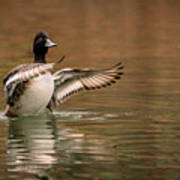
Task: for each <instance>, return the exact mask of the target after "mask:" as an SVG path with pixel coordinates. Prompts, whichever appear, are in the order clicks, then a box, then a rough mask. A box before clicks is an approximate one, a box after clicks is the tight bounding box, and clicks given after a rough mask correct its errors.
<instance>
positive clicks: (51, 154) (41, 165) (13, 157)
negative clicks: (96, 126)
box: [7, 115, 71, 177]
mask: <svg viewBox="0 0 180 180" xmlns="http://www.w3.org/2000/svg"><path fill="white" fill-rule="evenodd" d="M69 135H70V132H69V131H68V129H66V128H64V127H62V128H61V127H60V126H58V132H57V129H56V121H55V120H54V117H53V116H49V115H41V116H34V117H23V118H18V119H15V120H11V121H10V122H9V138H8V149H7V161H8V172H9V175H10V176H11V177H14V176H16V177H17V176H18V174H21V175H22V174H24V175H25V174H32V175H33V174H38V173H39V170H40V169H48V168H51V167H52V165H53V164H56V163H57V156H56V142H57V140H58V141H59V140H61V139H62V140H63V139H64V138H65V137H67V136H69ZM69 143H71V142H69V141H62V143H61V147H62V159H64V158H65V159H68V157H63V156H65V155H64V154H63V152H64V151H63V149H66V148H67V146H69V145H68V144H69ZM58 156H59V155H58Z"/></svg>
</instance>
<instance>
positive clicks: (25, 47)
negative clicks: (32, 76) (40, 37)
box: [0, 0, 180, 180]
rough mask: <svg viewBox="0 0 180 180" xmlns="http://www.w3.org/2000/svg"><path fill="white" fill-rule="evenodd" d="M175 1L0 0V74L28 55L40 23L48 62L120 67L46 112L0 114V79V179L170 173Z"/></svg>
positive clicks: (176, 102) (130, 177) (178, 7)
mask: <svg viewBox="0 0 180 180" xmlns="http://www.w3.org/2000/svg"><path fill="white" fill-rule="evenodd" d="M179 12H180V1H178V0H174V1H169V0H164V1H161V0H156V1H140V0H119V1H118V0H117V1H116V0H113V1H108V0H104V1H101V0H97V1H95V0H87V1H82V0H77V1H74V0H69V1H65V0H62V1H58V0H54V1H47V0H44V1H25V0H18V1H16V2H15V1H12V2H9V1H5V0H2V1H1V5H0V15H1V16H0V22H1V27H0V42H1V43H0V79H1V81H2V79H3V77H4V76H5V74H6V73H7V72H8V71H9V70H10V69H11V68H13V67H14V66H17V65H19V64H22V63H27V62H31V61H32V59H33V57H32V53H31V49H32V41H33V37H34V35H35V34H36V33H37V32H38V31H39V30H45V31H47V32H48V33H49V35H50V38H51V39H52V40H53V41H55V42H57V43H58V45H59V46H58V47H57V48H53V49H50V51H49V53H48V58H47V60H48V62H53V61H55V60H57V59H59V57H61V56H62V55H66V60H65V61H64V62H63V63H62V65H60V66H59V68H62V67H79V68H105V67H108V66H111V65H112V64H116V63H117V62H118V61H121V62H123V64H124V65H125V69H124V72H125V75H124V76H123V78H122V79H121V80H120V81H119V82H118V83H117V84H115V85H114V86H112V87H109V88H107V89H104V90H97V91H93V92H88V93H82V94H80V95H79V96H74V97H72V98H71V99H69V100H68V101H67V102H65V103H64V104H63V105H61V106H60V107H58V108H57V109H56V110H55V112H54V114H53V115H52V114H42V115H38V116H30V117H21V118H16V119H9V120H8V119H7V118H5V117H3V110H4V108H5V98H4V92H3V86H2V83H1V84H0V88H1V91H0V102H1V104H0V109H1V113H0V180H9V179H10V180H11V179H12V180H21V179H22V180H38V179H41V180H43V179H47V180H59V179H62V180H134V179H138V180H179V178H180V133H179V132H180V124H179V117H180V112H179V107H180V93H179V89H180V83H179V82H180V80H179V77H180V71H179V67H180V23H179V19H180V13H179Z"/></svg>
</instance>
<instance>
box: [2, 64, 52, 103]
mask: <svg viewBox="0 0 180 180" xmlns="http://www.w3.org/2000/svg"><path fill="white" fill-rule="evenodd" d="M54 65H55V64H54V63H51V64H43V63H32V64H23V65H20V66H18V67H16V68H14V69H13V70H12V71H10V72H9V73H8V74H7V76H6V77H5V78H4V80H3V83H4V91H5V95H6V100H7V104H8V105H10V106H13V105H14V103H15V101H17V100H18V99H19V97H20V96H21V95H22V94H23V92H24V90H25V89H26V85H27V84H28V82H29V81H30V80H32V79H33V78H34V77H37V76H39V75H41V74H45V73H47V72H49V71H51V69H53V67H54Z"/></svg>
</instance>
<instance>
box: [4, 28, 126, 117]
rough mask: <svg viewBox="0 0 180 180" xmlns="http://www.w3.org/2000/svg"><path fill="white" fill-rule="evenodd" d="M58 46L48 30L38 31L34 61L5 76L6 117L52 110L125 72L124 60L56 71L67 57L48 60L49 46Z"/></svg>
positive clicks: (103, 86) (113, 81)
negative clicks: (110, 65)
mask: <svg viewBox="0 0 180 180" xmlns="http://www.w3.org/2000/svg"><path fill="white" fill-rule="evenodd" d="M56 46H57V44H56V43H54V42H53V41H51V40H50V38H49V36H48V34H47V33H46V32H43V31H40V32H38V33H37V34H36V35H35V37H34V42H33V54H34V62H32V63H27V64H22V65H19V66H17V67H15V68H14V69H12V70H11V71H10V72H9V73H8V74H7V75H6V76H5V78H4V80H3V84H4V92H5V98H6V109H5V115H6V116H8V117H17V116H26V115H34V114H39V113H42V112H44V111H45V110H46V109H48V110H49V111H51V112H53V108H54V107H56V106H59V105H61V104H62V103H64V102H65V101H66V100H67V99H69V98H70V97H71V96H73V95H75V94H79V92H81V91H88V90H94V89H101V88H105V87H108V86H110V85H112V84H114V83H115V82H116V81H117V80H119V79H121V76H122V75H123V71H122V70H123V68H124V66H123V65H122V63H121V62H118V63H117V64H115V65H113V66H112V67H110V68H106V69H100V70H96V69H77V68H63V69H60V70H58V71H56V72H54V69H55V67H56V65H57V64H58V63H60V62H62V61H63V60H64V58H65V56H63V57H62V58H61V59H60V60H59V61H58V62H55V63H47V62H46V55H47V53H48V49H49V48H52V47H56Z"/></svg>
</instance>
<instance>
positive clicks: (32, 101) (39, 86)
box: [18, 73, 54, 115]
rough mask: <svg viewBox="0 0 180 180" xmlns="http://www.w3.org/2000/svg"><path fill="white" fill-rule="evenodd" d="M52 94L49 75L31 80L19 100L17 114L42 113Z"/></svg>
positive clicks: (50, 76) (52, 83)
mask: <svg viewBox="0 0 180 180" xmlns="http://www.w3.org/2000/svg"><path fill="white" fill-rule="evenodd" d="M53 92H54V80H53V77H52V75H51V74H50V73H46V74H44V75H40V76H38V77H36V78H34V79H32V80H31V81H30V82H29V84H28V87H27V88H26V90H25V91H24V94H23V95H22V96H21V98H20V100H19V105H18V106H19V108H18V114H21V115H26V114H34V113H39V112H41V111H43V110H44V109H45V108H46V106H47V105H48V103H49V101H50V99H51V97H52V94H53Z"/></svg>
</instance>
